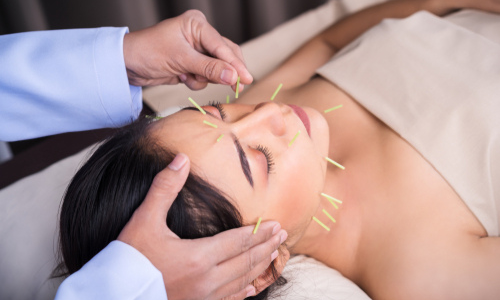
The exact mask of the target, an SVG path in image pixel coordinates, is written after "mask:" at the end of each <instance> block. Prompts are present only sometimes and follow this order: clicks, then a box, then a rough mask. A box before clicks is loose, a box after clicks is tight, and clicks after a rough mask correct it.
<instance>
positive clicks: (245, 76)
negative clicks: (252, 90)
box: [222, 37, 253, 84]
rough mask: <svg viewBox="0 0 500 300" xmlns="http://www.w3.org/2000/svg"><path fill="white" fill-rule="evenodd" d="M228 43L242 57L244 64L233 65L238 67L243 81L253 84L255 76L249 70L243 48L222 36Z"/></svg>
mask: <svg viewBox="0 0 500 300" xmlns="http://www.w3.org/2000/svg"><path fill="white" fill-rule="evenodd" d="M222 38H223V39H224V41H225V42H226V44H227V45H228V47H229V48H231V50H232V51H233V53H234V54H235V55H236V56H238V58H239V59H240V61H241V63H242V65H239V64H238V65H233V64H231V65H233V67H235V68H236V70H237V72H238V74H239V75H240V77H241V78H240V79H241V82H243V83H244V84H251V83H252V82H253V76H252V74H250V71H248V68H247V64H246V62H245V58H244V57H243V51H241V48H240V46H239V45H238V44H236V43H234V42H233V41H231V40H230V39H228V38H225V37H222Z"/></svg>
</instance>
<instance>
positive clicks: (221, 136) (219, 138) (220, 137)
mask: <svg viewBox="0 0 500 300" xmlns="http://www.w3.org/2000/svg"><path fill="white" fill-rule="evenodd" d="M223 137H224V134H221V135H220V136H219V137H218V138H217V143H218V142H219V141H220V140H221V139H222V138H223Z"/></svg>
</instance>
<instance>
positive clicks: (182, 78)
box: [179, 74, 187, 82]
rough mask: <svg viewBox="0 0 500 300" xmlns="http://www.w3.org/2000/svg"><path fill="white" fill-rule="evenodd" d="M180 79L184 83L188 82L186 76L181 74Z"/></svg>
mask: <svg viewBox="0 0 500 300" xmlns="http://www.w3.org/2000/svg"><path fill="white" fill-rule="evenodd" d="M179 79H180V80H181V81H182V82H185V81H186V79H187V76H186V74H181V75H179Z"/></svg>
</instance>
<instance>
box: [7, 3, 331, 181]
mask: <svg viewBox="0 0 500 300" xmlns="http://www.w3.org/2000/svg"><path fill="white" fill-rule="evenodd" d="M326 1H327V0H0V34H9V33H18V32H25V31H34V30H51V29H69V28H90V27H103V26H114V27H122V26H128V27H129V29H130V31H135V30H139V29H142V28H145V27H148V26H151V25H153V24H155V23H157V22H159V21H161V20H163V19H166V18H169V17H174V16H177V15H180V14H182V13H183V12H185V11H186V10H188V9H198V10H201V11H202V12H203V13H204V14H205V15H206V17H207V19H208V21H209V22H210V24H212V25H213V26H214V27H215V28H216V29H217V30H218V31H219V32H220V33H221V34H222V35H223V36H226V37H228V38H229V39H231V40H232V41H234V42H236V43H238V44H241V43H243V42H245V41H247V40H249V39H251V38H254V37H256V36H258V35H261V34H263V33H265V32H267V31H269V30H271V29H272V28H274V27H276V26H277V25H279V24H281V23H283V22H284V21H286V20H288V19H291V18H293V17H295V16H297V15H299V14H300V13H302V12H304V11H306V10H309V9H311V8H315V7H317V6H319V5H321V4H323V3H325V2H326ZM0 68H1V66H0ZM0 101H8V99H0ZM150 113H152V112H151V110H150V109H149V108H148V107H147V106H146V105H145V106H144V110H143V114H150ZM112 131H113V129H101V130H93V131H86V132H77V133H65V134H60V135H55V136H50V137H44V138H38V139H33V140H26V141H18V142H13V143H9V146H10V149H11V151H12V153H13V155H14V157H13V159H10V160H8V161H6V162H4V163H0V189H1V188H3V187H5V186H7V185H9V184H11V183H13V182H15V181H16V180H18V179H21V178H23V177H25V176H27V175H30V174H33V173H35V172H37V171H40V170H42V169H43V168H45V167H47V166H49V165H50V164H52V163H54V162H56V161H58V160H60V159H62V158H64V157H67V156H69V155H72V154H74V153H77V152H78V151H80V150H82V149H83V148H85V147H87V146H89V145H91V144H93V143H95V142H97V141H99V140H101V139H103V138H104V137H105V136H107V135H109V134H110V133H111V132H112Z"/></svg>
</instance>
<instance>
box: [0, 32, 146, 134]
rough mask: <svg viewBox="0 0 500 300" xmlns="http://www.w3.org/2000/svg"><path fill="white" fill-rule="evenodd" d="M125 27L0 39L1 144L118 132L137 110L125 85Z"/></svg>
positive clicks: (136, 98)
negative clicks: (98, 130) (87, 132)
mask: <svg viewBox="0 0 500 300" xmlns="http://www.w3.org/2000/svg"><path fill="white" fill-rule="evenodd" d="M127 30H128V29H127V28H126V27H123V28H111V27H103V28H96V29H68V30H52V31H38V32H26V33H18V34H8V35H3V36H0V67H1V69H0V140H4V141H13V140H21V139H30V138H35V137H39V136H45V135H52V134H57V133H62V132H70V131H82V130H90V129H96V128H104V127H118V126H122V125H124V124H126V123H129V122H131V121H133V120H134V119H136V118H137V117H138V115H139V113H140V111H141V110H142V90H141V88H140V87H136V86H131V85H129V83H128V78H127V72H126V68H125V61H124V57H123V37H124V35H125V33H126V32H127Z"/></svg>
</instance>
